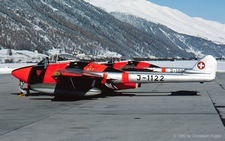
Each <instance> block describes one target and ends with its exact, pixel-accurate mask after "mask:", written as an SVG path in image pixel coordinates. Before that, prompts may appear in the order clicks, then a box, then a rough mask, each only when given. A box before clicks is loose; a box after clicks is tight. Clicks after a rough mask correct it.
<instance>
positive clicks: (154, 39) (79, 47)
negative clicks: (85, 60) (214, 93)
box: [0, 0, 225, 58]
mask: <svg viewBox="0 0 225 141" xmlns="http://www.w3.org/2000/svg"><path fill="white" fill-rule="evenodd" d="M126 16H127V15H125V17H126ZM132 18H134V17H132ZM135 20H137V22H140V21H142V23H143V24H146V25H149V24H150V25H151V24H152V25H153V24H154V23H151V22H149V21H146V20H144V21H143V19H141V18H139V19H138V18H137V19H135ZM0 24H1V26H0V48H1V47H2V48H9V49H10V48H11V49H16V50H23V49H25V50H31V51H35V50H37V51H38V52H41V53H42V52H43V53H46V52H47V51H48V50H49V49H52V48H58V49H61V50H63V51H65V52H68V53H71V54H76V53H85V54H92V55H93V56H96V55H98V54H104V52H106V51H112V52H117V53H119V54H121V55H123V57H127V58H132V57H134V56H135V57H143V56H144V57H184V58H193V57H196V56H198V55H205V54H211V55H214V56H215V57H221V56H224V54H225V50H224V49H225V45H218V44H215V43H212V42H210V41H207V40H204V39H202V38H199V37H193V36H185V37H186V40H190V41H189V42H188V44H191V46H194V44H196V43H198V45H199V44H200V45H201V44H205V46H200V47H198V48H195V49H194V48H193V47H191V48H190V47H189V50H188V47H186V46H187V45H186V46H184V45H183V44H184V42H183V43H182V45H179V43H180V42H181V41H180V40H178V39H177V38H173V37H172V36H171V37H170V35H172V34H175V32H174V31H172V30H170V29H169V28H167V27H165V26H163V25H159V24H158V25H157V24H155V25H154V29H155V30H154V31H151V32H148V31H146V30H143V29H147V28H151V26H149V27H143V29H142V27H137V26H136V25H135V24H134V23H131V22H130V23H129V22H128V21H127V20H123V19H119V18H118V17H116V15H113V14H109V13H107V12H106V11H104V10H103V9H101V8H98V7H95V6H93V5H91V4H89V3H86V2H84V1H82V0H80V1H69V0H18V1H14V0H3V1H2V2H1V3H0ZM157 34H158V35H157ZM176 34H177V33H176ZM156 35H157V36H156ZM161 35H163V36H161ZM165 35H167V36H165ZM181 35H182V34H179V37H182V36H181ZM177 37H178V34H177ZM164 38H165V39H164ZM174 39H175V40H174ZM173 40H174V41H173ZM200 48H202V49H200ZM204 50H206V51H205V52H202V51H204ZM196 52H199V53H197V54H196Z"/></svg>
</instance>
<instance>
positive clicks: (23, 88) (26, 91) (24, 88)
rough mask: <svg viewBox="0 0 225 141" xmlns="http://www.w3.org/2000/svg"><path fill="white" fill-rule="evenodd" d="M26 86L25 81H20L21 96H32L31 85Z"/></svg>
mask: <svg viewBox="0 0 225 141" xmlns="http://www.w3.org/2000/svg"><path fill="white" fill-rule="evenodd" d="M24 84H25V83H24V82H23V81H19V90H20V94H19V96H28V95H29V94H30V90H29V85H26V86H24Z"/></svg>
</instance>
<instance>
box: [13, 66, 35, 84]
mask: <svg viewBox="0 0 225 141" xmlns="http://www.w3.org/2000/svg"><path fill="white" fill-rule="evenodd" d="M31 69H32V67H31V66H29V67H23V68H19V69H15V70H13V71H12V75H13V76H14V77H16V78H18V79H19V80H21V81H23V82H25V83H28V76H29V74H30V71H31Z"/></svg>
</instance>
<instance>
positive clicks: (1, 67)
mask: <svg viewBox="0 0 225 141" xmlns="http://www.w3.org/2000/svg"><path fill="white" fill-rule="evenodd" d="M196 62H197V61H149V63H151V64H155V65H158V66H161V67H181V68H192V67H193V66H194V64H195V63H196ZM30 65H34V63H4V64H0V74H8V73H11V71H12V70H13V69H16V68H20V67H24V66H30ZM217 72H225V61H217Z"/></svg>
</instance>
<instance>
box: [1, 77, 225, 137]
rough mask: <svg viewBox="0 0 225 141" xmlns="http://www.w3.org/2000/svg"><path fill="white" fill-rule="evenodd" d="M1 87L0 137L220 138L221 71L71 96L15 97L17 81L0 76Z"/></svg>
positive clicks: (224, 94)
mask: <svg viewBox="0 0 225 141" xmlns="http://www.w3.org/2000/svg"><path fill="white" fill-rule="evenodd" d="M0 90H1V92H0V141H87V140H90V141H150V140H154V141H157V140H158V141H164V140H167V141H180V140H198V141H199V140H202V141H212V140H216V141H224V140H225V127H224V123H223V121H224V119H223V118H225V73H218V74H217V77H216V80H215V81H213V82H209V83H204V84H200V83H166V84H162V83H157V84H144V85H142V87H141V88H138V89H134V90H124V91H121V92H122V93H121V94H115V95H112V96H99V97H93V98H84V99H71V100H68V99H67V100H66V99H63V98H62V99H60V98H57V99H56V98H54V97H53V96H46V95H39V94H38V93H32V94H31V95H30V96H26V97H18V96H17V94H18V92H19V90H18V81H17V80H16V79H15V78H14V77H12V76H11V75H10V74H1V75H0ZM177 91H180V93H176V92H177ZM172 92H173V93H172ZM174 92H175V93H174ZM195 92H197V95H195V94H196V93H195ZM171 93H172V95H171Z"/></svg>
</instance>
